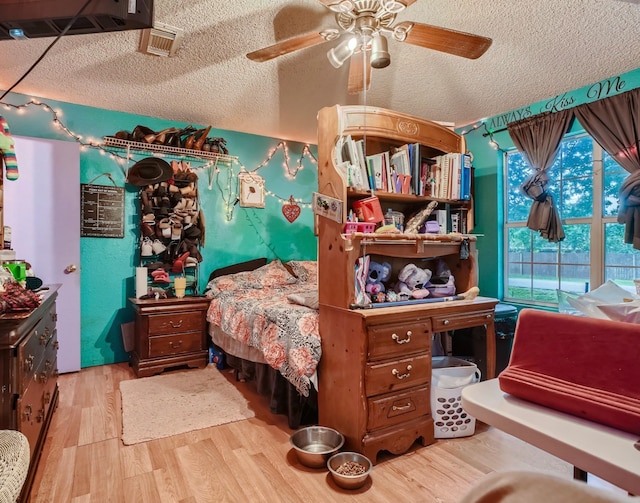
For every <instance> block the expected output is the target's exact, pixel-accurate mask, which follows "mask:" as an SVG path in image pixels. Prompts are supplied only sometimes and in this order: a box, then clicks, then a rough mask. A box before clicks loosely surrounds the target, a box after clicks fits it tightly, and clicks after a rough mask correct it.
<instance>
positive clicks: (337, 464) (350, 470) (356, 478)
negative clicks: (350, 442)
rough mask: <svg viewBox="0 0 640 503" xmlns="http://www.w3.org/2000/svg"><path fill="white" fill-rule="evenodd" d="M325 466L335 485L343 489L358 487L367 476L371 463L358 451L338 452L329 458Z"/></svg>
mask: <svg viewBox="0 0 640 503" xmlns="http://www.w3.org/2000/svg"><path fill="white" fill-rule="evenodd" d="M327 468H329V472H330V473H331V477H332V478H333V480H334V481H335V483H336V484H337V485H339V486H340V487H342V488H343V489H358V488H360V487H362V486H363V485H364V484H365V482H366V481H367V479H368V478H369V474H370V473H371V470H372V469H373V463H372V462H371V460H370V459H369V458H368V457H366V456H365V455H363V454H360V453H359V452H339V453H338V454H334V455H333V456H331V457H330V458H329V461H327Z"/></svg>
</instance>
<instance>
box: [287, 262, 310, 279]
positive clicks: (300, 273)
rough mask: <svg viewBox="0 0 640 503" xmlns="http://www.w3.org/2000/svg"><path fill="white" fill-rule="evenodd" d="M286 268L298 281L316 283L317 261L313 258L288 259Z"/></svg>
mask: <svg viewBox="0 0 640 503" xmlns="http://www.w3.org/2000/svg"><path fill="white" fill-rule="evenodd" d="M286 266H287V268H288V270H289V271H290V272H291V274H293V275H294V276H295V277H296V278H298V279H299V280H300V281H304V282H312V283H317V280H318V262H317V261H315V260H290V261H289V262H287V263H286Z"/></svg>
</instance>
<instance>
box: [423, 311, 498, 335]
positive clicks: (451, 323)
mask: <svg viewBox="0 0 640 503" xmlns="http://www.w3.org/2000/svg"><path fill="white" fill-rule="evenodd" d="M491 320H493V309H487V310H484V311H477V312H470V313H456V314H452V315H443V316H433V317H432V318H431V321H432V323H433V331H434V332H446V331H449V330H456V329H458V328H468V327H478V326H481V325H485V324H486V323H488V322H489V321H491Z"/></svg>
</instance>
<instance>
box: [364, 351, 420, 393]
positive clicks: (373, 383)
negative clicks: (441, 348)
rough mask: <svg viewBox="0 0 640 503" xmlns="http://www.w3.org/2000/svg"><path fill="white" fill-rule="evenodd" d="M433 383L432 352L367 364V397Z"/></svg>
mask: <svg viewBox="0 0 640 503" xmlns="http://www.w3.org/2000/svg"><path fill="white" fill-rule="evenodd" d="M430 381H431V352H428V353H425V354H422V355H418V356H414V357H410V358H402V359H399V360H393V361H384V362H380V363H377V362H373V363H367V366H366V370H365V390H366V394H367V396H375V395H379V394H381V393H389V392H392V391H396V390H401V389H406V388H411V387H413V386H418V385H421V384H427V383H429V382H430Z"/></svg>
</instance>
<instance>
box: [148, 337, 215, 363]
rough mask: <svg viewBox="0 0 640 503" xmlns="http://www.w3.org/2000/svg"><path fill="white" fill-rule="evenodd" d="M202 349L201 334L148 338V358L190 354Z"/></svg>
mask: <svg viewBox="0 0 640 503" xmlns="http://www.w3.org/2000/svg"><path fill="white" fill-rule="evenodd" d="M202 349H203V343H202V332H184V333H179V334H171V335H156V336H154V337H149V357H150V358H157V357H161V356H171V355H178V354H182V353H190V352H192V351H200V350H202Z"/></svg>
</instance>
